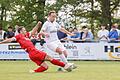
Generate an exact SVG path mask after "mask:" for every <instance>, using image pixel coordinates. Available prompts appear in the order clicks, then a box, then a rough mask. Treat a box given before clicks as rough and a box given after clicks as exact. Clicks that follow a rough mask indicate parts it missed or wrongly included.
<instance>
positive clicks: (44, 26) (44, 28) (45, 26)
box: [41, 22, 49, 31]
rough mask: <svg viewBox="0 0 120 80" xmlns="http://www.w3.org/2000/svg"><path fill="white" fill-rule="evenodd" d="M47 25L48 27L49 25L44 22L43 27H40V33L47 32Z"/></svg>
mask: <svg viewBox="0 0 120 80" xmlns="http://www.w3.org/2000/svg"><path fill="white" fill-rule="evenodd" d="M48 25H49V24H48V23H47V22H45V23H44V24H43V26H42V29H41V31H46V30H47V27H48Z"/></svg>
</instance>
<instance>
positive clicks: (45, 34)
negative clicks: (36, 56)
mask: <svg viewBox="0 0 120 80" xmlns="http://www.w3.org/2000/svg"><path fill="white" fill-rule="evenodd" d="M39 34H41V35H43V36H46V37H49V34H48V33H47V32H45V31H44V30H42V31H41V32H40V33H39Z"/></svg>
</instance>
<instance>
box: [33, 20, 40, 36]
mask: <svg viewBox="0 0 120 80" xmlns="http://www.w3.org/2000/svg"><path fill="white" fill-rule="evenodd" d="M41 26H42V22H41V21H38V23H37V25H36V26H35V27H34V28H33V29H32V31H31V35H34V34H35V33H36V32H37V30H38V29H39V28H40V27H41Z"/></svg>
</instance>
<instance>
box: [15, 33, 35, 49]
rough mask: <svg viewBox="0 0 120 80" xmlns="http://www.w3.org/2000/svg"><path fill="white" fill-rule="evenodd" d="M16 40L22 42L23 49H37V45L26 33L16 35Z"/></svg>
mask: <svg viewBox="0 0 120 80" xmlns="http://www.w3.org/2000/svg"><path fill="white" fill-rule="evenodd" d="M15 38H16V41H17V42H18V43H19V44H20V46H21V48H22V49H25V50H27V51H30V50H33V49H35V46H34V45H33V43H32V42H31V41H30V39H29V38H28V37H26V35H24V34H18V35H16V36H15Z"/></svg>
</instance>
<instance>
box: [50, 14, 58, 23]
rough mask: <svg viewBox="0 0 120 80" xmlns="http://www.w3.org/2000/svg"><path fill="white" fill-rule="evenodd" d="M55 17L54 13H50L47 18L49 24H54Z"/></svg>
mask: <svg viewBox="0 0 120 80" xmlns="http://www.w3.org/2000/svg"><path fill="white" fill-rule="evenodd" d="M56 17H57V15H56V13H51V15H50V16H49V19H50V21H51V22H54V21H55V19H56Z"/></svg>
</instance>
